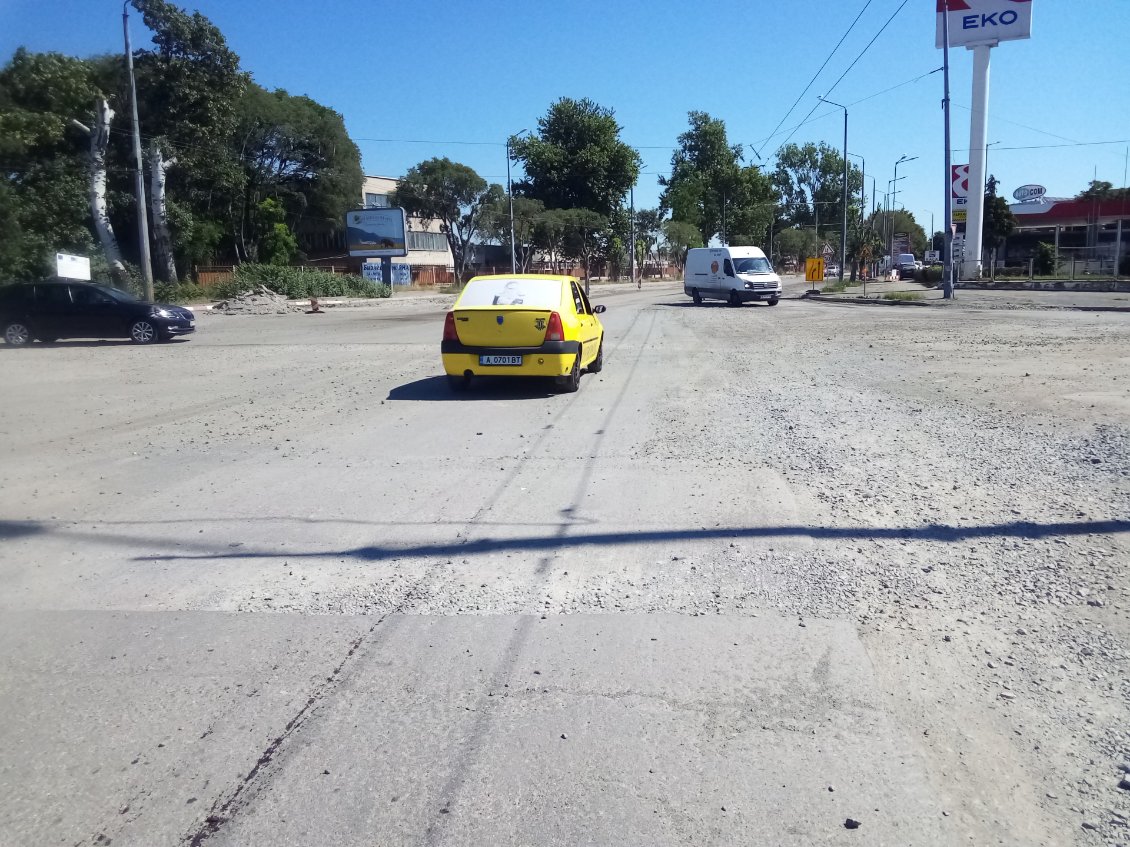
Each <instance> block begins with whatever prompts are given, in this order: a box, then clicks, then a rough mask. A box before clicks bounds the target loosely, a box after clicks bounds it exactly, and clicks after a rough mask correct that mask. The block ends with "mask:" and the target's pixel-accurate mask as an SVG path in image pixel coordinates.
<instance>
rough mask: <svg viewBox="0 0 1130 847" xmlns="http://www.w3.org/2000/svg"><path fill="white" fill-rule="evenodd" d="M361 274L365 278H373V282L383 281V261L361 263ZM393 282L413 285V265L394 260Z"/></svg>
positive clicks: (394, 283)
mask: <svg viewBox="0 0 1130 847" xmlns="http://www.w3.org/2000/svg"><path fill="white" fill-rule="evenodd" d="M361 276H363V277H365V279H371V280H372V281H373V282H380V281H381V263H380V262H365V263H364V264H363V265H361ZM392 284H393V285H411V284H412V266H411V265H409V264H407V263H401V262H393V263H392Z"/></svg>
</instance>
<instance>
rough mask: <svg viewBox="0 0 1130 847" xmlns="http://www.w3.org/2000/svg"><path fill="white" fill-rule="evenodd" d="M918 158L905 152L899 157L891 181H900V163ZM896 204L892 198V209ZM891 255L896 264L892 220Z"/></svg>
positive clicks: (892, 261)
mask: <svg viewBox="0 0 1130 847" xmlns="http://www.w3.org/2000/svg"><path fill="white" fill-rule="evenodd" d="M917 158H918V157H917V156H907V155H905V154H903V157H902V158H901V159H899V160H898V161H897V162H895V178H894V179H893V180H891V182H892V183H895V182H898V181H899V179H900V177H899V165H901V164H902V163H903V162H913V161H914V160H915V159H917ZM902 178H903V179H905V177H902ZM895 194H898V192H897V191H896V192H895ZM894 205H895V203H894V200H891V211H894ZM890 255H891V264H892V265H894V262H895V228H894V225H893V222H892V225H891V241H890Z"/></svg>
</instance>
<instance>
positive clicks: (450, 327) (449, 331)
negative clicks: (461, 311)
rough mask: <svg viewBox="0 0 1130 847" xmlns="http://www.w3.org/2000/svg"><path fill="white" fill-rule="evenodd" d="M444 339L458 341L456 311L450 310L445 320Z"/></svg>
mask: <svg viewBox="0 0 1130 847" xmlns="http://www.w3.org/2000/svg"><path fill="white" fill-rule="evenodd" d="M443 340H444V341H458V340H459V333H457V332H456V331H455V312H448V313H447V317H446V318H444V321H443Z"/></svg>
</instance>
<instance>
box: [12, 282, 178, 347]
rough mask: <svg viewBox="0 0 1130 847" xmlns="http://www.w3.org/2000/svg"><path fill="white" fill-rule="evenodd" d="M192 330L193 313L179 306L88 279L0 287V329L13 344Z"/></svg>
mask: <svg viewBox="0 0 1130 847" xmlns="http://www.w3.org/2000/svg"><path fill="white" fill-rule="evenodd" d="M195 331H196V316H195V315H194V314H193V313H192V312H191V311H190V310H188V309H185V308H183V307H181V306H170V305H166V304H164V303H146V302H144V301H143V300H138V299H137V298H136V297H134V296H133V295H132V294H129V293H127V292H125V291H121V290H120V289H117V288H112V287H111V286H109V285H100V284H98V283H90V282H34V283H32V282H25V283H16V284H14V285H8V286H5V287H4V288H0V332H2V333H3V335H4V341H6V342H7V343H8V344H11V345H13V346H16V347H22V346H25V345H27V344H29V343H30V342H31V341H32V340H39V341H43V342H46V343H50V342H53V341H57V340H58V339H60V338H128V339H130V340H131V341H133V342H134V343H135V344H151V343H153V342H155V341H165V340H167V339H169V338H172V337H173V336H176V335H187V334H188V333H191V332H195Z"/></svg>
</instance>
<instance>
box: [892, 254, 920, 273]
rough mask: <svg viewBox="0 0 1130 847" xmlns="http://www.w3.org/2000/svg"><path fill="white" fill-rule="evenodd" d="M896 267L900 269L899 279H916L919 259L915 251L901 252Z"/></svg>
mask: <svg viewBox="0 0 1130 847" xmlns="http://www.w3.org/2000/svg"><path fill="white" fill-rule="evenodd" d="M895 267H896V268H897V269H898V274H899V279H914V275H915V274H916V273H918V260H917V259H915V258H914V254H913V253H899V254H898V260H897V261H896V262H895Z"/></svg>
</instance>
